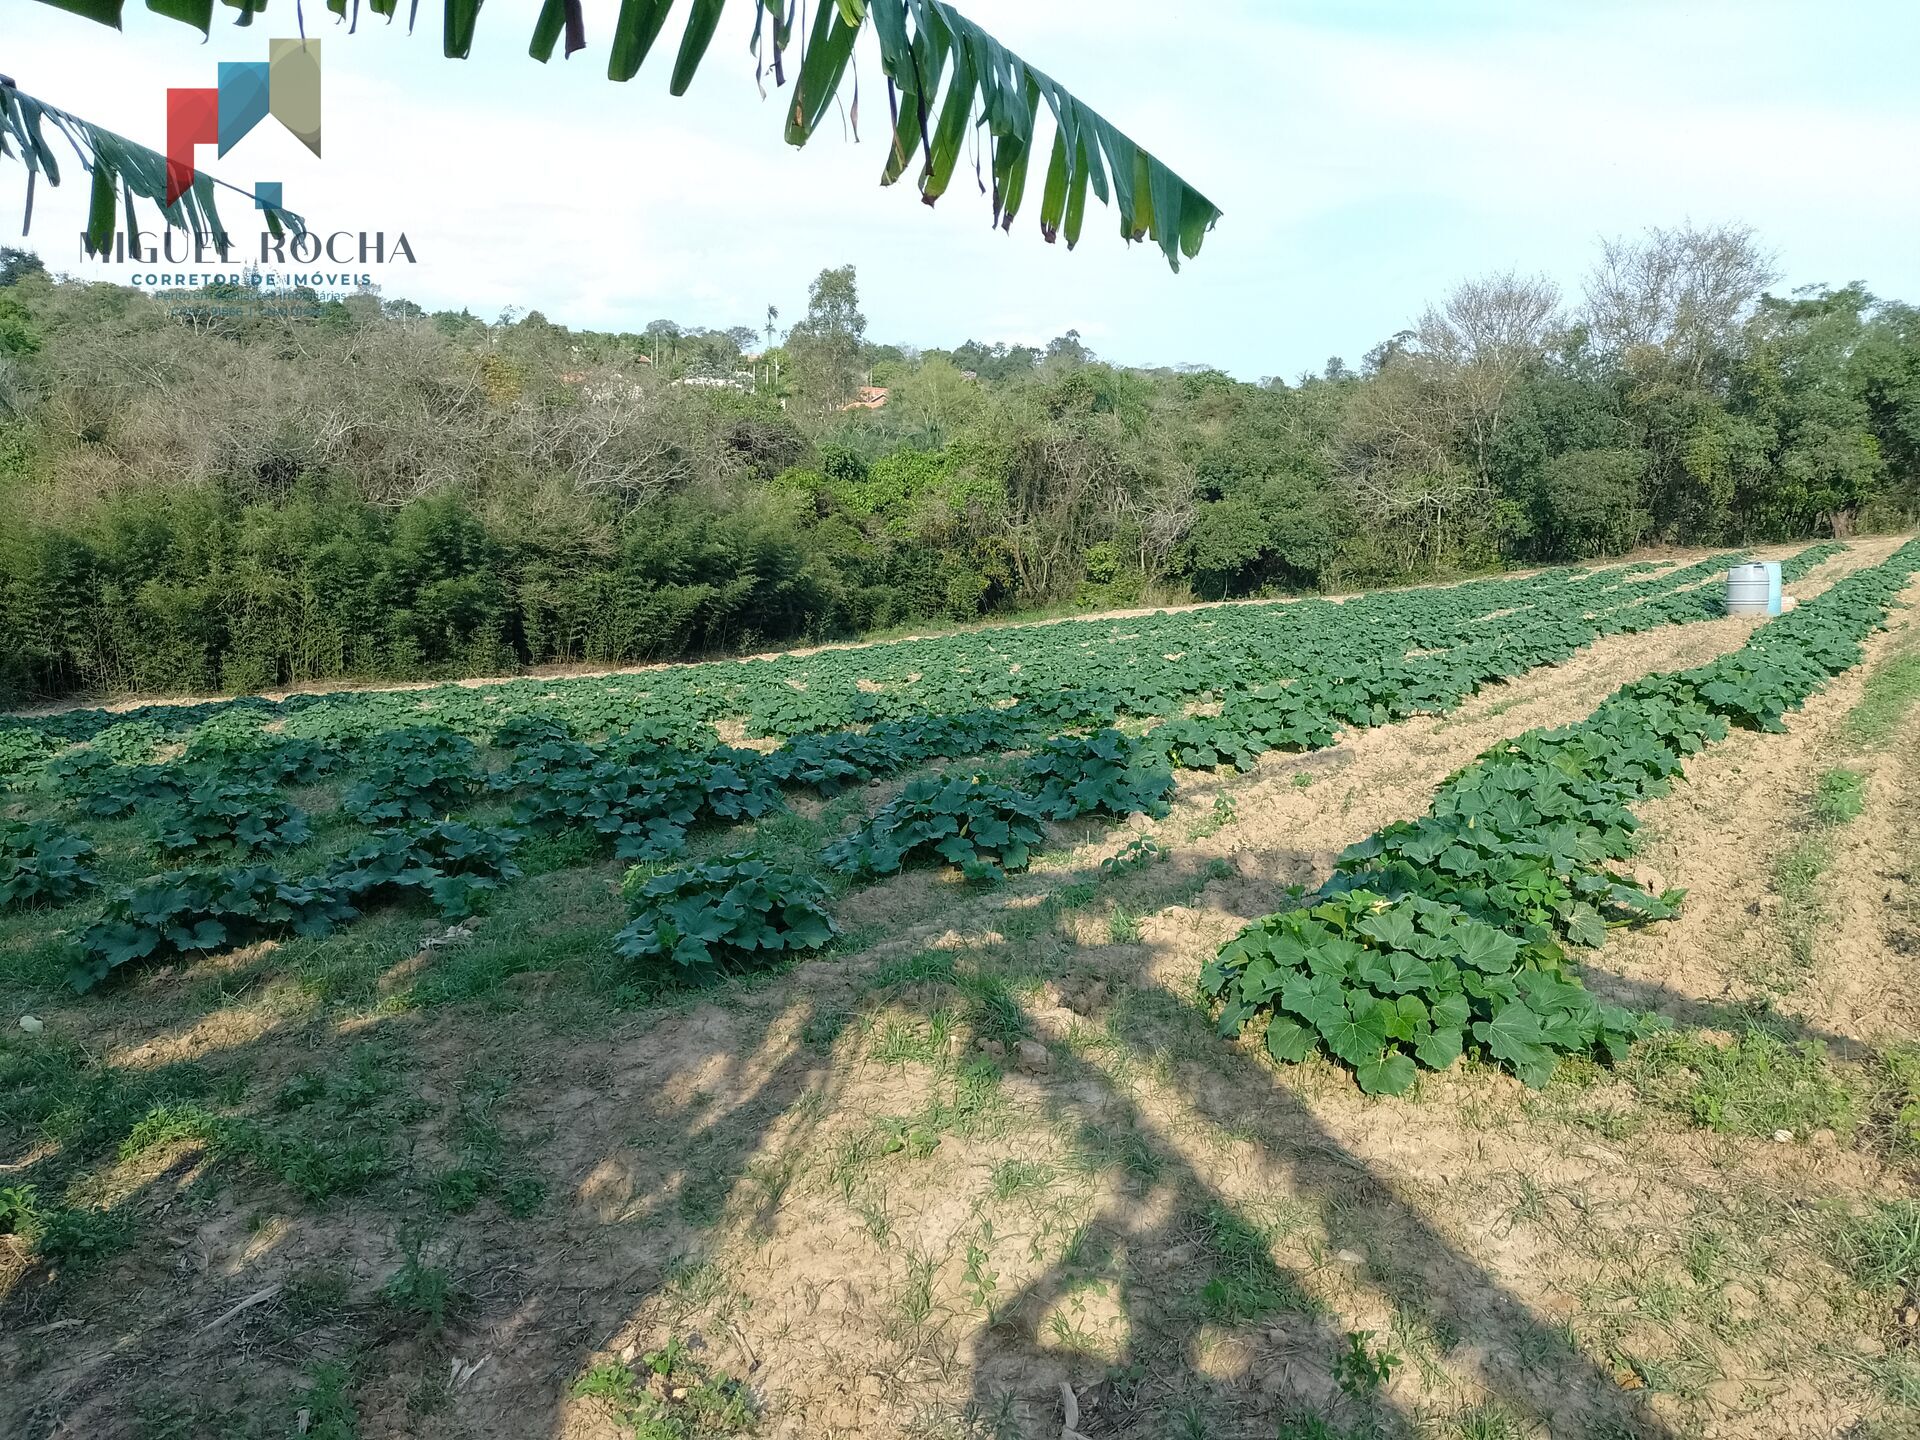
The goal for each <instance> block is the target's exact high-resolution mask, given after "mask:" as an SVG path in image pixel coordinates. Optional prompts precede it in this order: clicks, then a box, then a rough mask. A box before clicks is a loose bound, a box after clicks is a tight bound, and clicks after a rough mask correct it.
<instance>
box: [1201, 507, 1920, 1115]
mask: <svg viewBox="0 0 1920 1440" xmlns="http://www.w3.org/2000/svg"><path fill="white" fill-rule="evenodd" d="M1916 570H1920V542H1913V543H1910V544H1908V545H1906V546H1905V547H1903V548H1902V549H1901V550H1900V551H1898V552H1897V553H1896V554H1895V555H1894V556H1893V557H1891V558H1890V559H1889V560H1887V561H1886V562H1885V563H1884V564H1882V565H1880V566H1878V567H1876V568H1874V569H1872V570H1867V571H1864V572H1861V573H1859V574H1857V575H1854V576H1852V577H1850V578H1848V579H1845V580H1843V581H1841V582H1840V583H1839V584H1837V585H1835V586H1834V587H1833V588H1832V589H1831V590H1829V591H1828V592H1827V593H1826V594H1824V595H1822V596H1821V597H1820V598H1819V599H1818V600H1815V601H1813V602H1811V603H1809V604H1808V605H1806V606H1803V607H1802V608H1800V609H1798V610H1795V611H1793V612H1791V613H1789V614H1788V615H1786V616H1784V617H1782V618H1780V619H1777V620H1773V621H1771V622H1769V623H1767V624H1765V625H1763V626H1761V627H1760V628H1759V629H1757V630H1756V631H1755V632H1754V634H1753V636H1752V637H1751V638H1750V639H1749V641H1748V642H1747V644H1746V645H1745V646H1744V647H1742V648H1741V649H1740V650H1737V651H1735V652H1733V653H1732V654H1729V655H1727V656H1724V657H1722V658H1721V659H1719V660H1716V661H1714V662H1713V663H1711V664H1708V665H1704V666H1701V667H1699V668H1697V669H1693V670H1686V671H1681V672H1679V673H1674V674H1660V675H1650V676H1647V677H1645V678H1643V679H1640V680H1636V681H1634V682H1632V683H1631V684H1628V685H1626V686H1623V687H1622V688H1621V689H1620V690H1619V691H1617V692H1616V693H1615V694H1614V695H1613V696H1612V697H1610V698H1609V699H1608V700H1607V701H1606V702H1604V703H1603V704H1602V705H1601V706H1600V707H1599V708H1598V709H1597V710H1595V711H1594V713H1593V714H1592V715H1591V716H1590V717H1589V718H1588V719H1586V720H1584V721H1582V722H1581V723H1579V724H1577V725H1573V726H1569V727H1566V728H1564V729H1558V730H1536V731H1529V732H1527V733H1526V734H1524V735H1521V736H1519V737H1518V738H1516V739H1513V740H1510V741H1504V742H1502V743H1501V744H1499V745H1496V746H1494V747H1493V748H1492V749H1490V750H1488V751H1487V752H1486V753H1485V754H1483V755H1482V756H1481V757H1480V758H1479V759H1478V760H1476V761H1475V762H1474V763H1473V764H1472V765H1470V766H1468V767H1467V768H1466V769H1465V770H1463V771H1461V772H1460V773H1459V774H1458V775H1456V776H1454V777H1453V778H1452V779H1451V780H1449V781H1448V782H1447V783H1446V784H1445V785H1444V786H1442V787H1441V789H1440V791H1439V793H1438V795H1437V796H1436V798H1435V800H1434V804H1433V808H1432V810H1431V811H1430V812H1429V813H1428V814H1427V815H1426V816H1424V817H1423V818H1421V819H1419V820H1416V821H1412V822H1402V823H1398V824H1395V825H1391V826H1389V827H1387V828H1386V829H1384V830H1382V831H1380V832H1379V833H1378V834H1376V835H1374V836H1371V837H1370V838H1368V839H1366V840H1364V841H1362V842H1360V843H1359V844H1357V845H1354V846H1352V847H1350V848H1349V849H1348V850H1347V851H1346V852H1345V853H1344V854H1343V855H1342V856H1341V857H1340V860H1339V862H1338V866H1337V873H1336V874H1335V876H1334V877H1333V878H1332V879H1331V880H1330V881H1328V882H1327V884H1326V885H1324V886H1323V887H1322V888H1321V890H1320V891H1319V892H1318V893H1317V894H1316V895H1314V896H1313V897H1311V898H1310V899H1309V900H1308V901H1307V902H1306V903H1305V904H1303V905H1301V906H1300V907H1298V908H1295V909H1290V910H1286V911H1283V912H1281V913H1279V914H1276V915H1270V916H1268V917H1267V918H1265V919H1264V920H1261V921H1258V922H1256V923H1255V924H1254V925H1252V926H1251V927H1249V928H1248V929H1247V930H1246V931H1244V932H1243V933H1242V934H1241V935H1239V936H1238V937H1237V938H1235V939H1234V940H1232V941H1230V942H1229V943H1228V944H1227V945H1226V946H1225V947H1223V948H1222V950H1221V951H1220V953H1219V955H1218V956H1217V957H1216V958H1215V959H1214V960H1213V961H1211V962H1210V963H1209V964H1208V965H1207V967H1206V970H1205V974H1204V977H1203V984H1204V986H1205V988H1206V990H1207V991H1208V992H1209V993H1210V994H1211V995H1212V996H1213V997H1215V998H1216V999H1217V1000H1218V1001H1219V1002H1220V1007H1221V1008H1220V1016H1219V1021H1220V1029H1221V1032H1222V1033H1223V1034H1227V1035H1235V1034H1239V1033H1241V1032H1242V1031H1243V1030H1247V1029H1251V1028H1261V1027H1264V1038H1265V1043H1266V1047H1267V1049H1268V1051H1269V1052H1270V1053H1271V1054H1272V1055H1273V1057H1274V1058H1275V1059H1276V1060H1281V1061H1287V1062H1294V1061H1299V1060H1302V1059H1304V1058H1305V1057H1306V1056H1307V1055H1308V1054H1310V1053H1313V1052H1314V1051H1317V1050H1324V1051H1325V1052H1327V1053H1328V1054H1331V1055H1333V1056H1336V1057H1338V1058H1339V1059H1340V1060H1342V1061H1344V1062H1346V1063H1347V1064H1348V1065H1350V1066H1352V1067H1353V1070H1354V1073H1355V1075H1356V1077H1357V1079H1358V1081H1359V1083H1360V1085H1361V1086H1362V1088H1364V1089H1366V1090H1369V1091H1376V1092H1385V1093H1399V1092H1400V1091H1403V1090H1405V1089H1406V1088H1407V1087H1408V1086H1409V1085H1411V1084H1412V1083H1413V1081H1414V1079H1415V1076H1416V1073H1417V1069H1418V1066H1420V1065H1427V1066H1430V1067H1433V1068H1442V1067H1444V1066H1446V1065H1448V1064H1450V1063H1451V1062H1452V1061H1453V1060H1454V1059H1455V1058H1457V1057H1458V1056H1459V1055H1460V1054H1461V1052H1462V1051H1463V1050H1467V1051H1470V1052H1472V1053H1474V1054H1477V1055H1478V1056H1480V1057H1481V1058H1483V1059H1486V1060H1489V1061H1492V1062H1494V1063H1498V1064H1503V1065H1505V1066H1507V1067H1509V1068H1511V1069H1512V1070H1513V1071H1514V1072H1515V1073H1516V1074H1517V1075H1519V1076H1520V1078H1521V1079H1522V1080H1524V1081H1526V1082H1527V1083H1528V1084H1533V1085H1539V1084H1544V1083H1545V1081H1546V1080H1547V1078H1548V1077H1549V1076H1551V1074H1552V1073H1553V1070H1554V1068H1555V1066H1556V1065H1557V1063H1558V1061H1559V1059H1560V1057H1561V1056H1562V1055H1564V1054H1569V1053H1580V1054H1594V1055H1597V1056H1600V1057H1602V1058H1610V1057H1612V1056H1615V1055H1617V1054H1618V1053H1619V1051H1620V1050H1621V1048H1622V1047H1623V1046H1624V1045H1625V1044H1627V1043H1628V1042H1630V1041H1631V1040H1632V1039H1633V1038H1634V1037H1635V1036H1636V1035H1637V1034H1639V1033H1640V1031H1641V1028H1642V1023H1643V1022H1642V1021H1640V1020H1639V1019H1637V1018H1636V1017H1634V1016H1632V1015H1630V1014H1628V1013H1627V1012H1626V1011H1624V1010H1621V1009H1619V1008H1617V1007H1614V1006H1610V1005H1604V1004H1601V1003H1600V1002H1598V1001H1597V1000H1596V999H1595V998H1594V997H1593V996H1592V995H1591V994H1590V993H1589V992H1588V991H1587V990H1586V988H1585V987H1584V986H1583V985H1582V984H1581V983H1580V982H1579V979H1578V977H1577V975H1576V973H1575V972H1574V970H1573V968H1572V965H1571V962H1570V959H1569V947H1574V948H1576V949H1577V948H1590V947H1594V946H1598V945H1600V944H1601V943H1602V942H1603V941H1604V940H1605V938H1606V934H1607V930H1608V928H1609V927H1610V926H1614V925H1621V924H1632V923H1639V922H1645V921H1655V920H1660V919H1665V918H1668V917H1670V916H1671V915H1672V914H1673V913H1674V909H1675V907H1676V906H1677V905H1678V904H1679V902H1680V900H1681V894H1680V892H1678V891H1669V892H1667V893H1665V894H1662V895H1652V894H1649V893H1647V892H1646V891H1644V890H1642V889H1641V888H1639V887H1638V886H1637V885H1635V884H1633V883H1631V882H1630V881H1628V880H1626V879H1624V878H1622V877H1621V876H1620V875H1618V874H1617V873H1615V871H1614V870H1613V869H1612V866H1613V865H1614V864H1615V863H1616V862H1618V861H1621V860H1623V859H1625V858H1626V857H1627V856H1629V855H1630V854H1631V853H1632V851H1633V840H1634V830H1635V820H1634V816H1633V814H1632V812H1631V809H1630V808H1629V807H1630V806H1632V805H1634V804H1635V803H1637V802H1639V801H1641V800H1644V799H1646V798H1648V797H1650V796H1654V795H1659V794H1662V793H1664V791H1665V790H1666V788H1667V786H1668V784H1669V782H1670V781H1671V780H1672V778H1673V777H1675V776H1677V775H1679V774H1680V773H1681V767H1682V764H1683V762H1684V760H1685V759H1686V757H1687V756H1689V755H1692V754H1694V753H1696V752H1698V751H1699V750H1701V749H1702V748H1703V747H1705V746H1706V745H1709V744H1712V743H1714V742H1716V741H1718V740H1721V739H1723V738H1724V737H1725V736H1726V734H1727V730H1728V727H1729V725H1738V726H1742V727H1746V728H1751V729H1757V730H1780V729H1783V728H1784V725H1783V722H1782V717H1783V716H1784V715H1785V714H1786V712H1787V711H1789V710H1792V709H1794V708H1797V707H1798V706H1799V705H1801V704H1803V703H1804V702H1805V700H1806V699H1807V697H1808V696H1809V695H1810V694H1812V693H1813V691H1814V690H1815V689H1816V688H1817V687H1818V686H1819V685H1821V684H1822V683H1823V682H1824V681H1825V680H1826V679H1827V678H1828V677H1830V676H1832V675H1836V674H1839V673H1841V672H1843V671H1846V670H1848V669H1851V668H1852V667H1853V666H1855V665H1857V664H1858V663H1859V662H1860V659H1861V655H1862V651H1861V642H1862V640H1863V639H1864V638H1865V637H1866V636H1867V635H1868V634H1870V633H1871V632H1872V631H1874V630H1875V629H1878V628H1880V627H1881V626H1882V625H1883V624H1884V623H1885V620H1886V615H1887V612H1888V610H1889V609H1890V608H1891V607H1892V605H1893V604H1894V597H1895V596H1896V595H1897V594H1898V592H1899V591H1900V590H1901V589H1902V588H1903V587H1904V586H1905V585H1906V583H1907V581H1908V579H1909V578H1910V577H1911V576H1912V575H1913V573H1914V572H1915V571H1916Z"/></svg>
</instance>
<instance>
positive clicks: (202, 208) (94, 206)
mask: <svg viewBox="0 0 1920 1440" xmlns="http://www.w3.org/2000/svg"><path fill="white" fill-rule="evenodd" d="M49 130H51V131H52V132H53V133H54V134H55V135H57V136H58V137H60V138H61V139H62V140H64V141H65V143H66V144H67V145H69V146H71V147H72V149H73V151H74V153H75V154H76V155H78V156H79V158H80V163H81V165H82V167H83V168H84V169H85V170H86V171H87V172H88V175H89V177H90V178H89V181H88V184H89V186H90V196H89V201H88V206H87V229H86V232H85V233H86V243H87V245H88V247H89V248H90V249H91V250H92V251H93V253H95V254H101V253H104V252H105V251H106V250H108V249H110V248H111V247H112V245H113V231H114V220H115V212H116V210H118V211H119V212H121V213H120V219H121V224H122V227H123V228H124V230H125V231H126V232H127V233H129V234H130V233H132V232H133V231H134V229H135V228H136V227H137V223H138V222H137V219H136V216H135V214H134V208H133V202H134V197H135V196H138V197H140V198H141V199H143V200H150V201H152V202H153V204H154V205H155V206H156V207H158V208H159V210H160V212H161V217H162V218H163V219H164V220H165V221H166V223H167V224H169V225H177V226H182V227H184V228H186V229H187V230H190V231H196V232H198V231H204V232H206V233H208V234H215V235H217V234H223V233H225V228H224V227H223V226H222V225H221V223H220V213H219V210H218V208H217V206H216V205H215V203H214V189H215V187H216V186H223V185H225V182H223V181H218V180H215V179H214V178H213V177H212V176H211V175H208V174H207V173H206V172H205V171H201V172H199V173H198V174H197V175H196V176H195V177H194V183H193V184H192V186H190V187H189V188H188V189H187V190H186V191H185V192H183V193H182V194H181V196H180V198H179V199H178V200H176V201H175V202H174V203H173V204H172V205H168V204H167V203H166V197H167V159H166V156H164V155H162V154H161V153H160V152H158V151H157V150H150V149H148V148H147V147H146V146H144V145H136V144H135V143H134V142H133V141H131V140H128V139H127V138H126V137H125V136H122V135H116V134H114V133H113V131H111V130H107V129H104V128H103V127H101V126H99V125H95V124H93V123H92V122H91V121H88V120H82V119H81V118H80V117H79V116H77V115H73V114H70V113H68V112H67V111H65V110H61V109H58V108H56V107H55V106H52V105H49V104H47V103H46V102H45V101H43V100H39V99H36V98H35V97H34V96H32V95H29V94H27V93H26V92H25V91H23V90H19V89H17V88H15V87H14V86H12V85H10V84H0V154H8V155H14V154H16V153H17V155H18V158H19V160H20V161H21V163H22V164H24V165H25V166H26V167H27V174H28V181H29V184H28V190H27V220H28V222H29V223H31V221H32V218H33V212H32V204H33V189H32V181H33V180H34V179H36V178H38V177H39V176H41V175H44V176H46V178H47V182H48V183H49V184H52V185H58V184H59V183H60V165H59V160H58V157H57V156H56V154H55V152H54V149H53V146H52V145H51V144H50V143H49V142H48V138H47V132H48V131H49ZM9 142H12V143H9ZM225 188H227V189H229V190H233V191H234V193H235V194H237V195H241V196H243V197H245V198H246V199H247V200H248V201H249V202H250V203H254V202H255V197H254V196H253V194H252V193H251V192H250V191H245V190H239V189H237V188H236V187H234V186H230V185H225ZM261 208H262V209H263V210H264V214H265V218H266V222H267V224H268V226H269V227H270V228H272V229H274V230H275V231H276V232H279V231H280V230H282V229H283V228H286V229H291V230H292V232H293V233H294V234H295V235H304V234H305V233H306V222H305V221H303V220H302V219H301V218H300V217H299V216H298V215H296V214H294V213H293V212H292V211H291V210H284V209H281V208H279V207H277V206H268V207H261Z"/></svg>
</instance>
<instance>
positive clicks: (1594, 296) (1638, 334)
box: [1587, 225, 1779, 388]
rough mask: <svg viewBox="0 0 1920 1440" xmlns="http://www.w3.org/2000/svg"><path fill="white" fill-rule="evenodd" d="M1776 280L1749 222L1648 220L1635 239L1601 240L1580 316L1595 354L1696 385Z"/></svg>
mask: <svg viewBox="0 0 1920 1440" xmlns="http://www.w3.org/2000/svg"><path fill="white" fill-rule="evenodd" d="M1778 278H1779V272H1778V271H1776V270H1775V269H1774V257H1773V256H1772V255H1771V254H1770V253H1769V252H1767V251H1765V250H1762V249H1761V248H1760V246H1759V245H1758V244H1757V243H1756V242H1755V240H1754V235H1753V230H1752V228H1751V227H1749V226H1746V225H1713V226H1706V227H1699V226H1694V225H1683V226H1680V227H1679V228H1677V229H1672V230H1667V229H1662V228H1661V227H1659V226H1655V227H1653V228H1652V229H1649V230H1648V231H1647V232H1646V234H1645V235H1643V236H1642V237H1641V238H1639V239H1638V240H1628V239H1616V240H1606V241H1602V242H1601V256H1600V263H1599V264H1598V265H1596V266H1595V267H1594V268H1593V272H1592V274H1590V275H1589V276H1588V277H1587V321H1588V324H1589V326H1590V327H1591V329H1592V333H1593V338H1594V341H1595V343H1596V344H1597V345H1598V346H1599V347H1600V349H1601V350H1602V352H1603V353H1606V354H1608V355H1611V356H1612V357H1614V358H1615V359H1617V360H1620V361H1623V362H1624V363H1627V364H1629V365H1634V366H1636V367H1639V368H1651V369H1658V370H1664V371H1665V372H1666V373H1667V374H1668V375H1669V376H1671V377H1672V378H1675V379H1679V380H1683V381H1685V382H1686V383H1687V384H1689V385H1691V386H1694V387H1696V388H1698V387H1700V386H1701V385H1703V384H1705V383H1706V381H1707V378H1708V371H1709V367H1710V366H1712V365H1713V363H1714V361H1715V358H1716V357H1717V356H1723V355H1725V354H1727V353H1728V352H1730V351H1731V350H1732V349H1733V348H1734V346H1735V344H1736V343H1737V341H1738V338H1739V333H1740V328H1741V326H1742V325H1743V324H1744V323H1745V322H1746V319H1747V317H1748V316H1749V315H1750V314H1751V313H1752V311H1753V307H1754V305H1755V303H1756V302H1758V300H1759V299H1760V296H1761V295H1762V294H1763V293H1764V292H1765V290H1766V288H1767V286H1768V285H1770V284H1772V283H1773V282H1774V281H1775V280H1777V279H1778Z"/></svg>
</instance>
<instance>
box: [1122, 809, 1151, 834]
mask: <svg viewBox="0 0 1920 1440" xmlns="http://www.w3.org/2000/svg"><path fill="white" fill-rule="evenodd" d="M1127 829H1129V830H1131V831H1133V833H1134V834H1136V835H1144V834H1146V833H1147V832H1148V831H1149V830H1151V829H1153V817H1152V816H1151V815H1149V814H1147V812H1146V811H1144V810H1135V811H1133V812H1132V813H1131V814H1130V815H1128V816H1127Z"/></svg>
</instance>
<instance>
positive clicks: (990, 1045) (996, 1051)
mask: <svg viewBox="0 0 1920 1440" xmlns="http://www.w3.org/2000/svg"><path fill="white" fill-rule="evenodd" d="M980 1053H981V1054H982V1055H985V1056H986V1057H987V1058H988V1059H990V1060H1004V1059H1006V1058H1007V1047H1006V1046H1004V1045H1002V1044H1001V1043H1000V1042H999V1041H998V1040H982V1041H981V1042H980Z"/></svg>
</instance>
